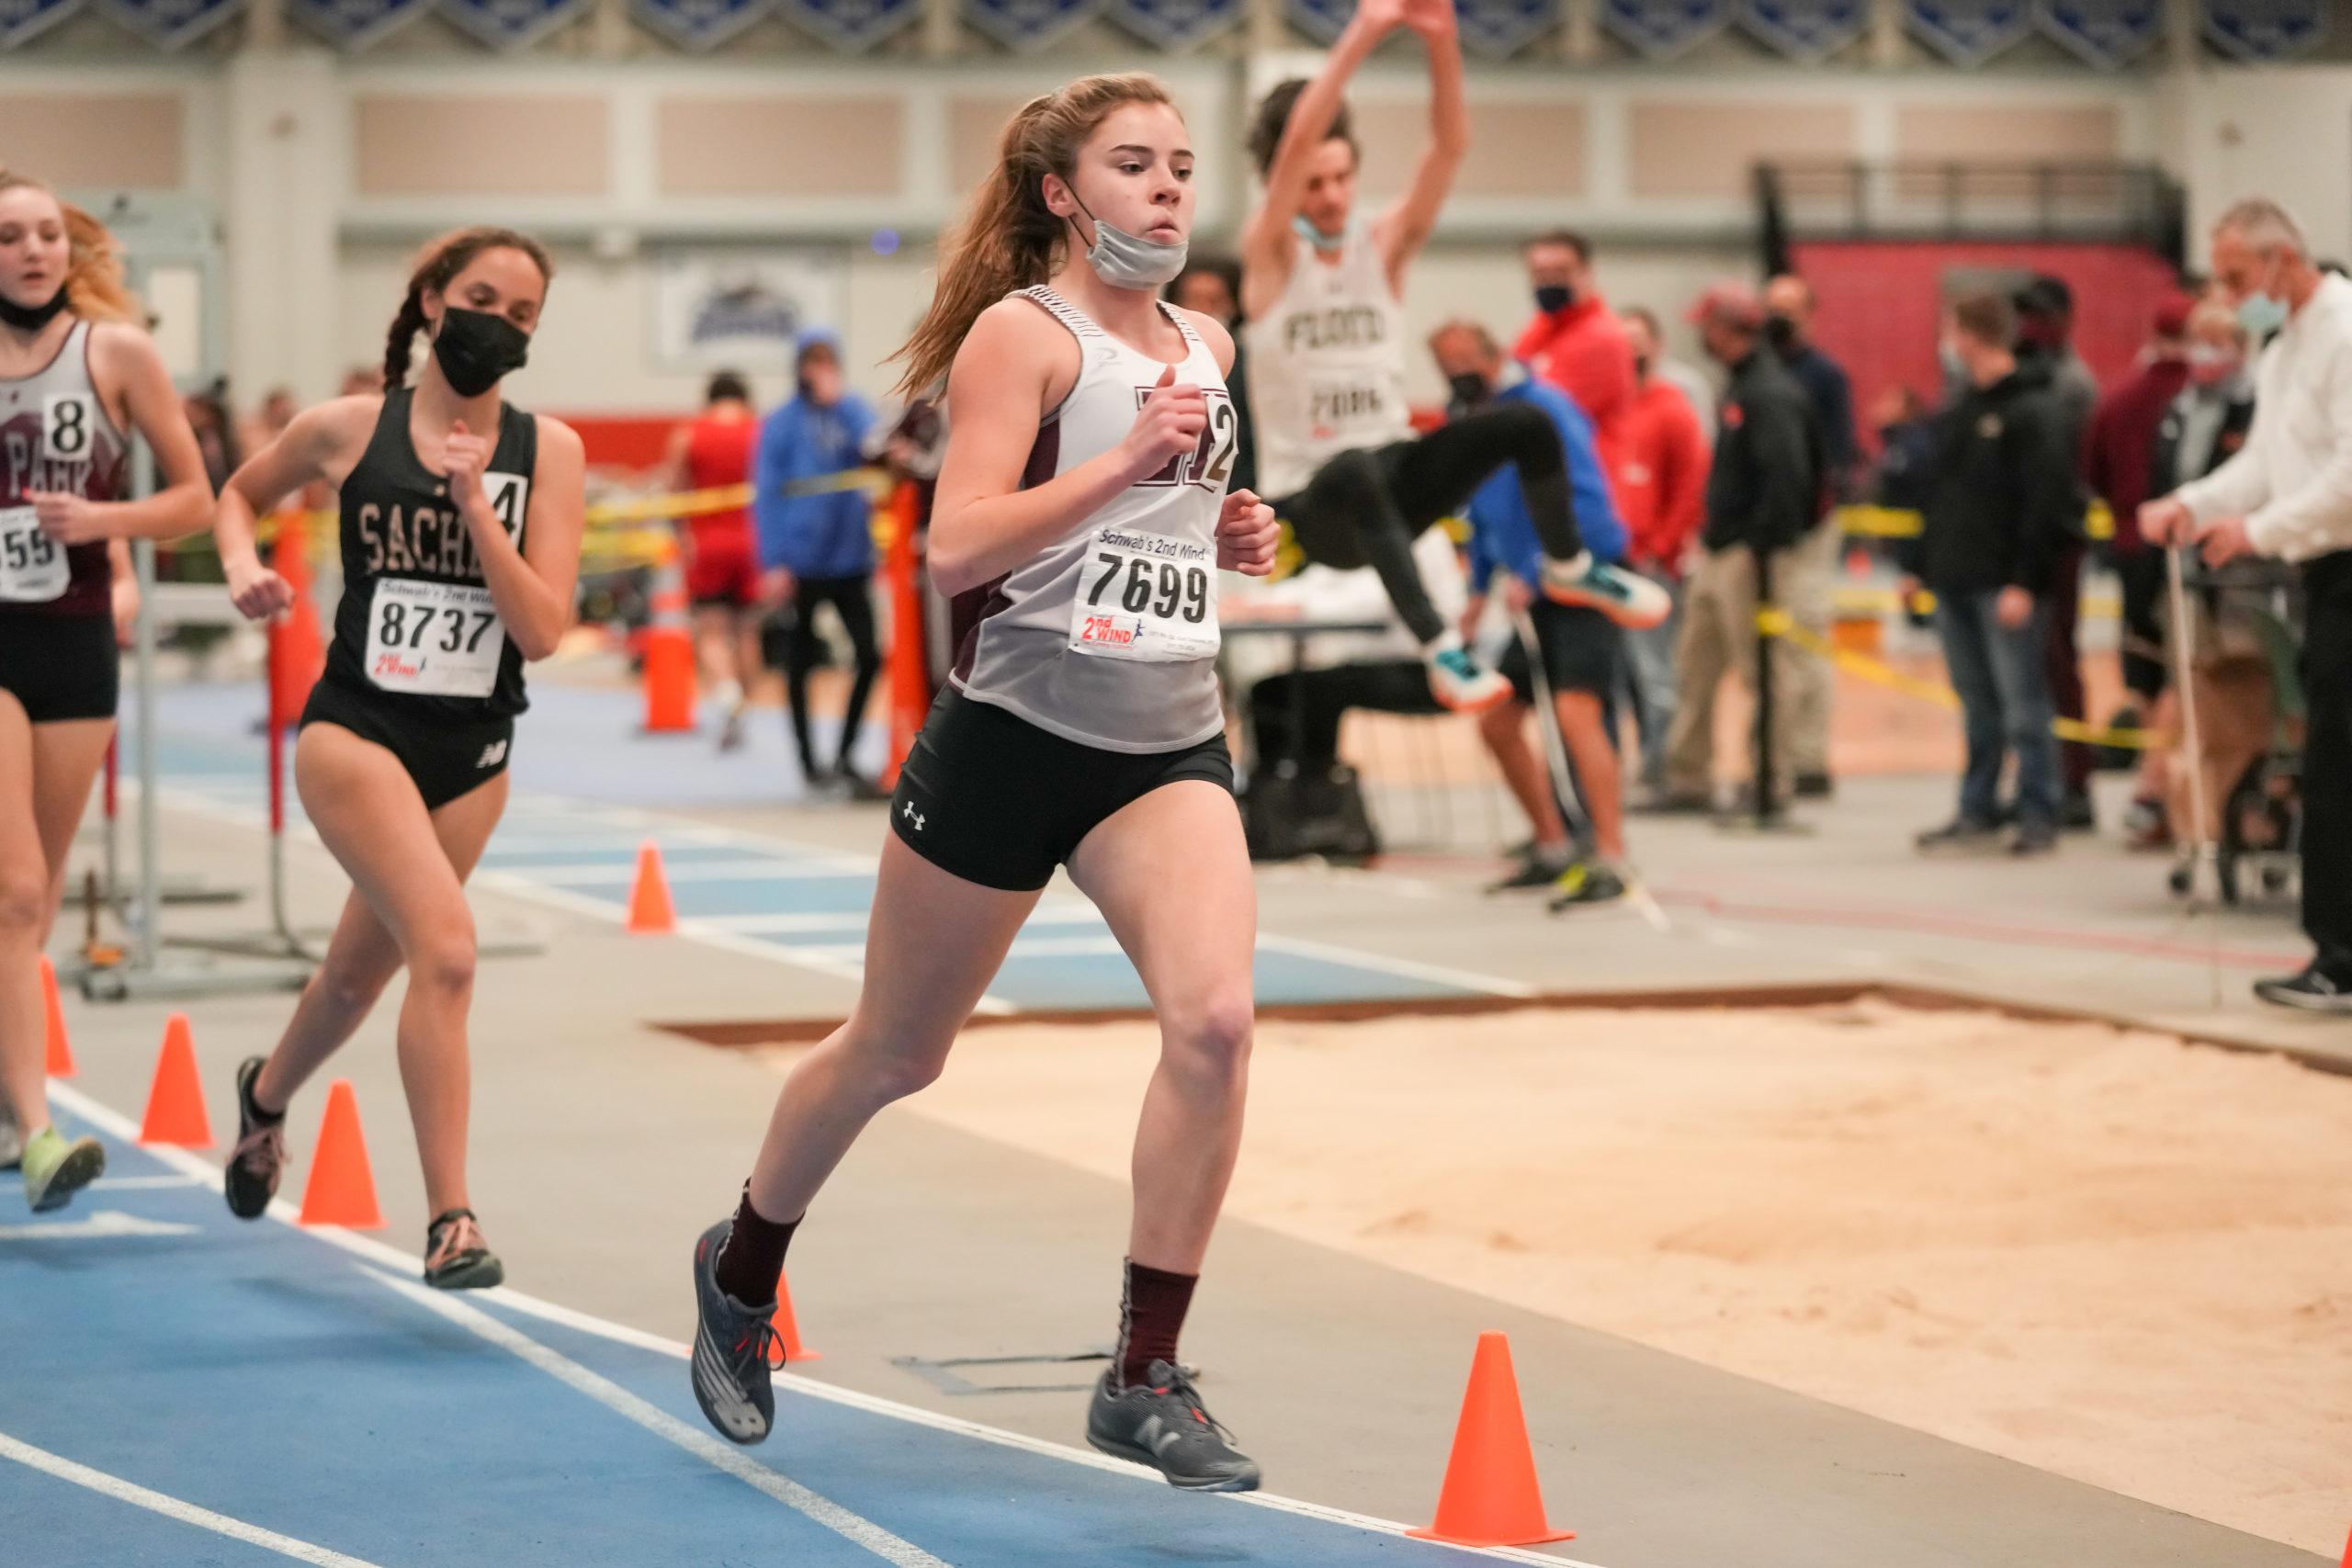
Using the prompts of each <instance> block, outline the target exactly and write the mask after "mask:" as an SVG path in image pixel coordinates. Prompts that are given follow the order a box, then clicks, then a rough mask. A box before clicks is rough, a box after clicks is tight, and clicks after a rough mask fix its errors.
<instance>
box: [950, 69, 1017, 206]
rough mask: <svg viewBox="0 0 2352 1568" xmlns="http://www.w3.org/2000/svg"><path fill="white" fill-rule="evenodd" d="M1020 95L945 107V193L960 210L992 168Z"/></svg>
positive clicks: (956, 100)
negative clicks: (999, 139) (965, 199)
mask: <svg viewBox="0 0 2352 1568" xmlns="http://www.w3.org/2000/svg"><path fill="white" fill-rule="evenodd" d="M1028 101H1029V99H1028V97H1027V96H1025V95H1024V96H1005V97H989V98H961V97H959V98H953V99H950V100H949V101H948V105H947V192H948V196H949V197H951V198H952V200H953V201H954V203H955V204H956V206H958V207H960V206H962V204H963V201H964V198H965V197H967V196H969V195H971V194H972V187H973V186H977V185H978V184H979V183H980V181H981V180H982V179H983V178H985V177H986V176H987V175H989V173H990V172H991V171H993V170H994V169H995V168H996V143H997V138H998V137H1000V136H1001V135H1003V134H1004V122H1005V121H1006V120H1009V119H1011V118H1012V111H1013V110H1015V109H1017V108H1019V107H1021V106H1022V105H1023V104H1025V103H1027V102H1028Z"/></svg>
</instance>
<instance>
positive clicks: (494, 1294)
mask: <svg viewBox="0 0 2352 1568" xmlns="http://www.w3.org/2000/svg"><path fill="white" fill-rule="evenodd" d="M49 1094H50V1098H51V1100H55V1101H57V1102H58V1103H59V1104H61V1105H63V1106H64V1107H65V1108H66V1109H67V1110H69V1111H73V1112H74V1114H75V1115H77V1116H79V1117H81V1118H82V1120H83V1121H85V1122H88V1123H89V1124H90V1125H91V1126H93V1127H96V1128H98V1129H99V1130H100V1131H102V1132H104V1133H106V1134H109V1135H110V1136H112V1137H114V1138H116V1139H118V1140H119V1141H121V1142H123V1143H135V1142H137V1141H138V1137H139V1123H138V1122H133V1121H132V1120H131V1119H130V1117H128V1116H125V1115H123V1114H121V1113H120V1112H119V1111H115V1110H114V1109H113V1108H112V1107H110V1106H107V1105H103V1104H101V1103H99V1102H98V1101H97V1100H92V1099H91V1098H90V1097H89V1096H88V1095H85V1094H83V1093H82V1092H80V1091H79V1090H78V1089H73V1088H71V1087H70V1086H68V1085H65V1084H61V1083H56V1082H51V1084H50V1086H49ZM146 1152H147V1153H149V1154H151V1155H153V1156H155V1157H156V1158H157V1159H159V1160H162V1161H163V1162H164V1164H166V1165H168V1166H171V1167H173V1168H175V1169H177V1170H181V1171H185V1172H187V1174H188V1175H190V1176H192V1177H194V1178H196V1179H197V1180H198V1182H199V1183H200V1184H202V1185H204V1186H207V1187H209V1188H211V1189H212V1190H214V1191H216V1192H217V1191H219V1190H220V1168H219V1167H217V1166H213V1165H209V1164H207V1163H206V1162H205V1161H204V1160H202V1159H199V1158H198V1157H197V1156H195V1155H193V1154H190V1153H189V1152H188V1151H187V1150H186V1149H175V1148H166V1147H161V1146H159V1147H155V1148H151V1149H149V1150H147V1151H146ZM299 1214H300V1210H298V1209H297V1208H295V1206H294V1205H293V1204H291V1203H289V1202H288V1201H286V1200H284V1199H282V1198H280V1199H274V1200H272V1201H271V1202H270V1205H269V1217H270V1218H271V1219H273V1220H277V1222H279V1223H280V1224H288V1225H293V1224H296V1223H297V1218H298V1216H299ZM298 1228H299V1227H298ZM307 1234H308V1235H311V1236H314V1237H316V1238H317V1239H318V1240H320V1241H322V1242H325V1243H326V1244H327V1245H328V1246H330V1247H340V1248H342V1249H343V1250H344V1251H345V1252H348V1253H351V1254H353V1255H354V1256H356V1257H359V1258H366V1259H368V1261H369V1262H371V1263H375V1264H378V1265H379V1266H381V1267H384V1268H388V1269H393V1270H395V1271H396V1272H398V1273H401V1274H403V1275H413V1274H419V1273H422V1272H423V1271H424V1267H423V1265H422V1264H420V1263H419V1262H418V1261H417V1259H416V1258H413V1257H412V1256H410V1255H409V1254H407V1253H405V1252H401V1251H397V1250H395V1249H394V1248H392V1247H387V1246H385V1245H384V1244H383V1243H382V1242H380V1241H378V1240H377V1239H376V1238H375V1237H373V1236H368V1235H360V1234H359V1233H358V1232H357V1231H347V1230H343V1229H340V1228H338V1227H336V1226H334V1225H314V1226H311V1227H310V1228H309V1230H308V1232H307ZM682 1255H683V1254H682ZM479 1293H480V1295H481V1298H482V1299H483V1300H484V1301H488V1302H492V1303H496V1304H497V1305H499V1306H503V1307H505V1308H506V1309H508V1310H509V1311H511V1312H518V1313H521V1314H524V1315H525V1316H526V1317H536V1318H537V1319H539V1320H540V1321H541V1322H543V1323H552V1324H556V1325H559V1326H560V1327H564V1328H570V1329H574V1330H576V1331H578V1332H580V1333H582V1334H591V1335H594V1336H595V1337H597V1338H599V1339H608V1340H611V1341H612V1342H613V1343H614V1344H616V1345H633V1346H635V1347H636V1348H639V1349H640V1350H650V1351H653V1352H654V1353H655V1354H657V1355H662V1356H668V1357H670V1358H672V1359H675V1360H679V1361H691V1360H692V1359H694V1348H693V1347H692V1346H689V1345H686V1344H684V1343H683V1342H682V1341H679V1340H676V1339H671V1338H667V1337H663V1336H662V1335H659V1334H650V1333H648V1332H646V1331H645V1330H644V1329H642V1328H631V1327H629V1326H628V1325H627V1324H624V1323H615V1322H613V1321H611V1320H610V1319H608V1318H602V1317H597V1316H595V1315H594V1314H591V1313H584V1312H581V1311H579V1310H578V1309H577V1308H573V1307H568V1306H561V1305H559V1304H558V1303H554V1302H548V1301H541V1300H540V1299H539V1298H538V1297H537V1296H532V1295H526V1294H525V1293H524V1292H521V1291H518V1290H515V1288H514V1287H513V1286H511V1285H500V1286H498V1287H497V1288H495V1289H493V1290H488V1291H483V1292H479ZM442 1299H445V1298H442V1297H440V1296H439V1295H438V1294H437V1293H436V1295H435V1300H436V1301H437V1300H442ZM775 1382H776V1383H777V1385H778V1386H779V1387H782V1388H786V1389H789V1390H790V1391H792V1392H793V1393H803V1394H807V1395H808V1396H809V1398H811V1399H822V1400H826V1401H828V1402H830V1403H831V1404H841V1405H846V1406H847V1407H849V1408H850V1409H853V1410H862V1411H865V1413H866V1414H868V1415H871V1416H887V1417H888V1418H890V1419H891V1420H894V1421H905V1422H908V1423H910V1424H911V1425H913V1426H917V1427H931V1428H932V1429H933V1430H934V1431H941V1432H952V1433H955V1434H956V1435H957V1436H960V1437H966V1438H973V1439H975V1440H976V1441H978V1442H983V1443H991V1444H994V1445H995V1446H996V1447H998V1448H1006V1449H1018V1450H1021V1451H1022V1452H1023V1453H1032V1454H1036V1455H1039V1456H1041V1457H1043V1458H1046V1459H1057V1460H1060V1461H1062V1462H1064V1463H1065V1464H1076V1465H1083V1466H1084V1467H1086V1468H1087V1469H1089V1470H1099V1471H1103V1472H1106V1473H1108V1474H1112V1475H1120V1476H1125V1478H1126V1479H1128V1480H1130V1481H1138V1482H1148V1483H1150V1484H1152V1485H1154V1486H1159V1485H1162V1484H1164V1483H1163V1482H1161V1481H1160V1479H1159V1476H1157V1475H1155V1474H1153V1473H1152V1472H1150V1471H1148V1470H1145V1469H1144V1468H1143V1467H1142V1466H1140V1465H1134V1464H1128V1463H1126V1462H1125V1461H1122V1460H1115V1459H1113V1458H1111V1457H1110V1456H1109V1455H1107V1454H1100V1453H1096V1452H1095V1451H1093V1450H1091V1449H1074V1448H1070V1447H1069V1446H1067V1445H1066V1444H1062V1443H1056V1442H1050V1441H1048V1440H1046V1438H1032V1437H1028V1436H1026V1435H1025V1434H1023V1433H1020V1432H1008V1431H1006V1430H1004V1429H1003V1428H1002V1427H986V1426H982V1425H981V1424H980V1423H979V1422H977V1421H967V1420H965V1419H964V1418H962V1417H961V1416H943V1415H941V1414H939V1413H938V1412H937V1411H933V1410H925V1409H923V1408H922V1407H921V1406H920V1405H914V1404H900V1403H899V1401H897V1400H895V1399H885V1398H883V1397H881V1396H880V1395H879V1394H872V1393H859V1392H858V1391H857V1390H855V1389H850V1388H842V1387H841V1386H840V1385H838V1384H836V1383H829V1382H818V1381H817V1380H815V1379H814V1378H805V1377H802V1376H800V1375H799V1374H798V1373H797V1372H782V1373H779V1374H777V1376H776V1379H775ZM1215 1495H1218V1496H1222V1497H1225V1498H1227V1500H1229V1501H1234V1502H1242V1503H1248V1504H1250V1506H1252V1507H1259V1508H1272V1509H1274V1510H1275V1511H1276V1512H1278V1513H1285V1514H1297V1515H1299V1516H1301V1517H1306V1518H1313V1519H1324V1520H1328V1521H1329V1522H1331V1523H1335V1524H1343V1525H1347V1526H1349V1527H1351V1528H1352V1529H1361V1530H1369V1531H1371V1532H1372V1533H1373V1534H1374V1535H1394V1536H1401V1535H1403V1534H1405V1533H1406V1531H1407V1530H1408V1529H1409V1528H1410V1527H1409V1526H1407V1525H1403V1524H1399V1523H1398V1522H1397V1520H1395V1519H1384V1518H1379V1517H1375V1516H1374V1515H1371V1514H1353V1513H1350V1512H1348V1511H1347V1510H1345V1509H1342V1508H1329V1507H1325V1506H1323V1505H1322V1504H1320V1503H1309V1502H1305V1501H1303V1500H1301V1499H1299V1498H1296V1497H1284V1496H1283V1495H1280V1494H1278V1493H1272V1492H1239V1493H1220V1494H1215ZM1436 1544H1439V1545H1443V1546H1446V1547H1448V1548H1449V1550H1452V1551H1461V1552H1464V1553H1467V1554H1468V1555H1470V1556H1473V1557H1486V1558H1491V1559H1495V1560H1497V1561H1499V1562H1529V1563H1537V1564H1543V1563H1549V1564H1552V1565H1553V1568H1598V1565H1597V1564H1595V1563H1590V1562H1579V1561H1577V1559H1575V1558H1571V1557H1557V1556H1554V1555H1552V1554H1551V1553H1549V1552H1541V1551H1526V1550H1524V1549H1522V1548H1520V1547H1515V1546H1492V1547H1473V1546H1453V1544H1452V1543H1451V1542H1443V1541H1442V1542H1438V1543H1436Z"/></svg>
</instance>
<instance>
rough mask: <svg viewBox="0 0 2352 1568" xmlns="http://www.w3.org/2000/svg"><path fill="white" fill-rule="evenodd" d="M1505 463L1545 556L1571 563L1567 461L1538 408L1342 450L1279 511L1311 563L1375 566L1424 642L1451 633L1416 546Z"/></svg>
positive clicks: (1490, 411) (1476, 416) (1478, 416)
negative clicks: (1515, 476) (1513, 470)
mask: <svg viewBox="0 0 2352 1568" xmlns="http://www.w3.org/2000/svg"><path fill="white" fill-rule="evenodd" d="M1506 463H1515V464H1517V465H1518V466H1519V489H1520V494H1521V497H1522V498H1524V500H1525V501H1526V502H1527V515H1528V516H1529V517H1530V518H1531V519H1532V520H1533V522H1534V524H1535V534H1536V537H1537V538H1538V539H1540V540H1541V541H1542V542H1543V546H1544V554H1545V555H1547V556H1552V557H1554V558H1557V559H1560V560H1571V559H1574V558H1576V557H1577V555H1578V554H1580V553H1581V552H1582V551H1583V549H1584V541H1583V537H1582V536H1581V535H1579V534H1578V533H1577V513H1576V505H1575V502H1572V501H1570V500H1569V498H1568V468H1567V462H1566V458H1565V457H1562V455H1561V451H1560V433H1559V431H1558V430H1557V429H1556V428H1555V427H1554V425H1553V423H1552V420H1551V416H1550V415H1548V414H1546V413H1545V412H1544V411H1543V410H1542V409H1539V408H1537V407H1535V406H1534V405H1533V404H1532V403H1521V402H1504V403H1498V404H1496V405H1493V406H1491V407H1487V408H1483V409H1480V410H1479V411H1477V412H1476V413H1470V414H1464V416H1463V417H1462V418H1460V419H1457V420H1455V421H1453V423H1451V424H1448V425H1445V426H1443V427H1442V428H1441V429H1438V430H1433V431H1431V432H1430V433H1429V434H1427V435H1424V436H1421V437H1419V439H1418V440H1413V441H1399V442H1397V443H1395V444H1393V445H1391V446H1381V447H1375V448H1373V449H1371V450H1368V451H1359V452H1342V453H1340V455H1339V456H1338V457H1334V458H1332V459H1331V460H1330V461H1329V462H1328V463H1326V464H1324V465H1323V467H1321V468H1318V469H1317V470H1316V473H1315V477H1314V478H1313V479H1309V480H1308V481H1307V483H1306V489H1305V490H1303V491H1299V492H1298V493H1297V494H1296V495H1294V496H1290V497H1288V498H1286V499H1284V500H1283V501H1279V502H1275V503H1274V511H1275V513H1277V514H1278V515H1279V516H1281V517H1282V518H1283V519H1284V520H1285V521H1287V522H1288V523H1289V524H1290V525H1291V532H1292V535H1293V536H1294V537H1295V538H1296V539H1297V541H1298V547H1299V549H1300V550H1301V551H1302V552H1304V553H1305V555H1306V558H1307V559H1308V560H1310V561H1313V562H1315V563H1316V564H1317V565H1319V566H1328V567H1332V568H1335V569H1337V570H1341V571H1348V570H1354V569H1355V568H1358V567H1364V566H1369V567H1372V568H1373V569H1374V570H1377V571H1378V572H1379V573H1380V581H1381V584H1382V585H1383V586H1384V587H1385V588H1386V589H1387V590H1388V599H1389V602H1390V603H1391V604H1395V605H1396V606H1397V615H1399V616H1401V617H1402V618H1403V619H1404V622H1405V625H1406V627H1407V628H1408V630H1410V631H1411V632H1412V634H1413V636H1414V637H1416V638H1417V639H1419V641H1421V642H1423V643H1430V642H1434V641H1435V640H1437V638H1438V637H1441V636H1442V635H1444V632H1445V618H1444V617H1443V616H1442V615H1439V614H1438V613H1437V606H1435V605H1434V604H1430V592H1429V588H1428V586H1427V585H1426V584H1424V583H1423V582H1422V581H1421V574H1420V570H1419V568H1418V567H1417V566H1416V565H1415V564H1414V561H1413V541H1414V540H1415V539H1418V538H1419V537H1420V536H1421V535H1422V533H1423V532H1424V531H1425V530H1427V529H1428V528H1429V526H1430V525H1431V524H1433V523H1435V522H1437V521H1438V520H1439V519H1440V518H1443V517H1451V516H1453V515H1455V514H1456V513H1460V512H1461V510H1462V509H1463V508H1464V507H1465V506H1467V505H1468V504H1469V503H1470V497H1471V494H1472V493H1473V492H1474V491H1476V490H1477V488H1478V487H1479V486H1480V485H1482V484H1484V483H1485V482H1486V481H1487V476H1488V475H1490V474H1492V473H1493V472H1494V471H1495V470H1496V469H1497V468H1501V467H1502V466H1503V465H1504V464H1506Z"/></svg>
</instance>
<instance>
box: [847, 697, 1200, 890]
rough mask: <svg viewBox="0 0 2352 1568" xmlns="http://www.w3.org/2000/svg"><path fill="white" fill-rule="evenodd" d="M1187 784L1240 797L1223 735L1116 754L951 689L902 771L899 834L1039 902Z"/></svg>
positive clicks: (957, 872)
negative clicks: (1130, 818)
mask: <svg viewBox="0 0 2352 1568" xmlns="http://www.w3.org/2000/svg"><path fill="white" fill-rule="evenodd" d="M1182 779H1206V780H1207V781H1208V782H1209V783H1211V784H1216V786H1217V787H1218V788H1220V789H1223V790H1226V791H1227V792H1228V793H1229V792H1230V791H1231V790H1232V788H1233V758H1232V755H1231V754H1230V753H1229V752H1227V750H1226V747H1225V736H1224V734H1223V733H1222V732H1219V733H1218V734H1216V735H1212V736H1210V737H1209V738H1208V739H1206V740H1204V741H1202V742H1200V744H1198V745H1196V746H1187V747H1185V748H1183V749H1182V750H1178V751H1151V752H1145V753H1143V754H1140V755H1137V754H1135V753H1132V752H1126V751H1105V750H1102V749H1101V748H1100V747H1095V746H1084V745H1080V743H1079V742H1077V741H1075V740H1065V739H1062V738H1061V737H1060V736H1058V735H1055V734H1051V733H1049V732H1048V731H1046V730H1043V729H1040V728H1037V727H1036V726H1035V725H1034V724H1031V723H1030V722H1028V720H1026V719H1023V718H1019V717H1016V716H1014V715H1012V714H1010V713H1007V712H1006V711H1005V710H1004V709H1002V708H1001V707H997V706H995V705H991V704H989V703H976V702H974V701H972V700H971V699H970V698H969V697H967V696H965V695H964V694H962V693H960V692H958V691H956V689H955V688H954V687H952V686H951V687H949V688H947V689H946V690H944V691H943V692H941V693H940V694H939V700H938V701H937V702H935V703H933V704H932V705H931V713H930V716H928V717H926V718H925V719H924V720H923V726H922V733H921V734H919V735H917V736H916V737H915V744H914V750H912V751H910V752H909V753H908V755H907V761H906V765H905V766H904V767H903V768H901V769H899V787H898V789H897V790H896V791H895V792H893V793H892V795H891V796H890V826H891V827H893V828H895V829H898V832H899V838H900V839H903V840H906V845H907V848H909V849H910V850H912V851H914V852H915V853H917V854H919V855H921V856H922V858H923V859H925V860H927V861H929V862H930V863H932V864H933V865H935V866H937V867H938V868H939V869H940V870H942V871H944V872H945V873H947V874H949V875H950V876H959V877H962V878H963V879H964V880H965V881H967V882H976V883H978V884H979V885H980V886H983V887H1001V888H1003V889H1004V890H1005V891H1006V892H1009V893H1034V892H1035V891H1036V890H1037V889H1038V888H1040V887H1043V886H1046V883H1047V882H1050V881H1051V880H1053V875H1054V867H1056V866H1057V865H1059V864H1061V863H1063V862H1064V861H1066V860H1068V859H1069V857H1070V856H1071V855H1072V854H1074V853H1076V852H1077V851H1078V845H1079V840H1081V839H1083V838H1085V837H1086V835H1087V834H1089V833H1091V832H1092V831H1093V830H1094V828H1095V825H1096V824H1097V823H1100V822H1102V821H1103V819H1104V818H1108V817H1110V816H1112V815H1113V814H1114V813H1115V812H1117V811H1118V810H1119V808H1120V807H1124V806H1126V805H1127V804H1129V803H1130V802H1132V801H1136V800H1140V799H1142V798H1143V797H1144V796H1145V795H1149V794H1150V793H1151V792H1152V791H1153V790H1156V789H1158V788H1159V787H1160V786H1161V785H1162V784H1175V783H1177V782H1178V781H1180V780H1182Z"/></svg>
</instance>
